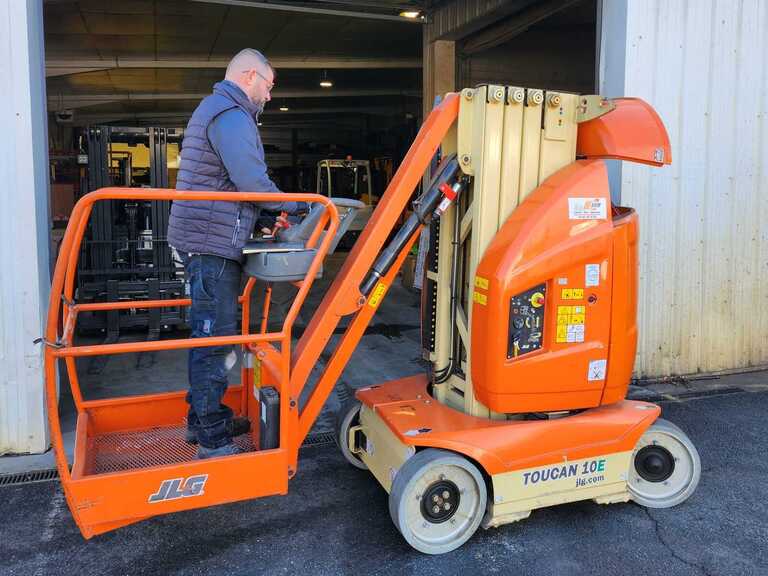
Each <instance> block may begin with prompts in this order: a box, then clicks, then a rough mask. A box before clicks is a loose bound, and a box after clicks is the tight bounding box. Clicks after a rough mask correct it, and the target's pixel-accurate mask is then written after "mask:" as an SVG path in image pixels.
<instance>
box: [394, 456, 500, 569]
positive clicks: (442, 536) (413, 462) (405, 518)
mask: <svg viewBox="0 0 768 576" xmlns="http://www.w3.org/2000/svg"><path fill="white" fill-rule="evenodd" d="M486 500H487V491H486V487H485V480H484V479H483V476H482V474H481V473H480V471H479V470H478V469H477V467H476V466H475V465H474V464H473V463H472V462H470V461H469V460H467V459H466V458H464V457H463V456H460V455H458V454H454V453H453V452H448V451H446V450H436V449H431V448H430V449H427V450H424V451H421V452H418V453H416V455H415V456H412V457H411V458H409V459H408V460H407V461H406V462H405V464H403V466H402V467H401V468H400V470H399V471H398V472H397V475H396V476H395V480H394V482H393V483H392V490H391V491H390V493H389V513H390V516H391V517H392V521H393V522H394V524H395V526H396V527H397V529H398V530H400V533H401V534H402V535H403V537H404V538H405V540H406V541H407V542H408V544H410V545H411V546H413V547H414V548H415V549H416V550H418V551H419V552H424V553H425V554H443V553H445V552H450V551H451V550H455V549H456V548H458V547H459V546H461V545H462V544H464V542H466V541H467V540H469V538H470V537H471V536H472V535H473V534H474V533H475V531H476V530H477V527H478V526H479V525H480V521H481V520H482V519H483V515H484V514H485V506H486Z"/></svg>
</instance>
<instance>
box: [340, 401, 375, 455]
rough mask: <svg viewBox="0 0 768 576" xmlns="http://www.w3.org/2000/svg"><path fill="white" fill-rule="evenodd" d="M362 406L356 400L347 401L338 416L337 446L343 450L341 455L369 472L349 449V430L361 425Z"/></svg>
mask: <svg viewBox="0 0 768 576" xmlns="http://www.w3.org/2000/svg"><path fill="white" fill-rule="evenodd" d="M361 406H362V404H361V403H360V401H359V400H357V399H356V398H351V399H349V400H347V401H346V402H345V403H344V404H343V405H342V406H341V409H340V410H339V412H338V414H337V415H336V436H335V438H336V444H337V445H338V446H339V449H340V450H341V455H342V456H344V459H345V460H346V461H347V462H349V463H350V464H352V466H354V467H355V468H359V469H360V470H368V466H366V465H365V462H363V461H362V460H361V459H360V458H358V457H357V455H355V454H353V453H352V451H351V450H350V449H349V442H348V438H349V429H350V428H352V426H357V425H358V424H360V407H361Z"/></svg>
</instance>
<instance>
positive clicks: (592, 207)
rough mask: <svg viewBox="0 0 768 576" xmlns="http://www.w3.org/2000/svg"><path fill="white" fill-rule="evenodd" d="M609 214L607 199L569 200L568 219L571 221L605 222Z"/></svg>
mask: <svg viewBox="0 0 768 576" xmlns="http://www.w3.org/2000/svg"><path fill="white" fill-rule="evenodd" d="M607 214H608V210H607V202H606V201H605V198H568V218H570V219H571V220H600V219H603V220H605V218H607Z"/></svg>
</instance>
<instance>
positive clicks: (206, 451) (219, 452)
mask: <svg viewBox="0 0 768 576" xmlns="http://www.w3.org/2000/svg"><path fill="white" fill-rule="evenodd" d="M241 452H242V451H241V450H240V448H238V447H237V446H235V444H234V443H232V442H230V443H229V444H224V446H219V447H218V448H206V447H205V446H198V447H197V458H198V460H205V459H206V458H218V457H219V456H234V455H235V454H240V453H241Z"/></svg>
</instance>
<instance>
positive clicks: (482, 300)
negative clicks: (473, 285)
mask: <svg viewBox="0 0 768 576" xmlns="http://www.w3.org/2000/svg"><path fill="white" fill-rule="evenodd" d="M472 300H474V301H475V302H477V303H478V304H481V305H482V306H486V305H487V304H488V296H486V295H485V294H481V293H480V292H474V293H473V294H472Z"/></svg>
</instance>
